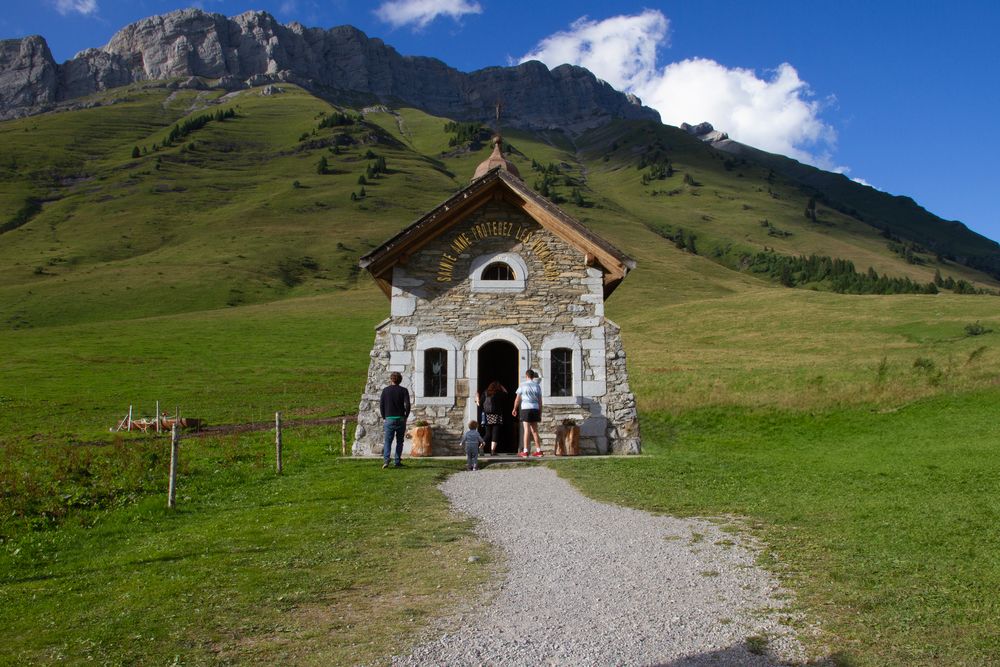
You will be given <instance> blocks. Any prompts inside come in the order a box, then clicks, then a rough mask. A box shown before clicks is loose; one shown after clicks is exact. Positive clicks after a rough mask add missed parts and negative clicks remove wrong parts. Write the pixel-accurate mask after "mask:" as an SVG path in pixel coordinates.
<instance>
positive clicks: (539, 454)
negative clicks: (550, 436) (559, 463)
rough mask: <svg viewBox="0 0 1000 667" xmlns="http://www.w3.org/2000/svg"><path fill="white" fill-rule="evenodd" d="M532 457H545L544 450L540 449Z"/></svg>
mask: <svg viewBox="0 0 1000 667" xmlns="http://www.w3.org/2000/svg"><path fill="white" fill-rule="evenodd" d="M532 456H545V453H544V452H542V450H540V449H539V450H538V451H537V452H535V453H534V454H532Z"/></svg>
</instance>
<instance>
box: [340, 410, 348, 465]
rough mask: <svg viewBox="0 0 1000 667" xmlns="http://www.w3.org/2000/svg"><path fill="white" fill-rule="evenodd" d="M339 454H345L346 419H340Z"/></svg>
mask: <svg viewBox="0 0 1000 667" xmlns="http://www.w3.org/2000/svg"><path fill="white" fill-rule="evenodd" d="M340 455H341V456H346V455H347V420H346V419H341V420H340Z"/></svg>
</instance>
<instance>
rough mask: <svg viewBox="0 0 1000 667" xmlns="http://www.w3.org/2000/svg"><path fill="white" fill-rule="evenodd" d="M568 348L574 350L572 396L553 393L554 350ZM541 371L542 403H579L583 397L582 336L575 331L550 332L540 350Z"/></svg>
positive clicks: (539, 363)
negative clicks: (554, 394)
mask: <svg viewBox="0 0 1000 667" xmlns="http://www.w3.org/2000/svg"><path fill="white" fill-rule="evenodd" d="M560 347H563V348H568V349H569V350H571V351H572V352H573V394H572V396H553V395H552V375H551V373H552V350H555V349H557V348H560ZM538 365H539V371H540V372H541V375H542V404H543V405H544V404H548V405H578V404H579V403H580V400H581V398H583V348H582V345H581V344H580V336H578V335H577V334H575V333H570V332H567V331H561V332H559V333H553V334H549V335H548V336H546V337H545V338H544V339H543V340H542V348H541V350H539V351H538Z"/></svg>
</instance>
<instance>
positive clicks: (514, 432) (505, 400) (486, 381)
mask: <svg viewBox="0 0 1000 667" xmlns="http://www.w3.org/2000/svg"><path fill="white" fill-rule="evenodd" d="M476 354H478V355H479V360H478V362H479V363H478V368H479V378H478V381H477V391H478V392H479V396H480V400H481V401H485V400H486V388H487V387H488V386H489V385H490V383H491V382H493V381H494V380H496V381H497V382H499V383H500V384H502V385H503V386H504V388H505V389H506V390H507V393H506V394H501V395H500V397H499V400H500V404H501V405H502V406H503V429H502V431H501V437H500V439H499V440H498V441H497V451H498V452H505V453H511V454H512V453H515V452H517V439H518V433H519V429H518V425H519V424H518V421H517V418H516V417H514V416H513V415H511V414H510V411H511V408H512V407H513V406H514V391H515V390H516V389H517V384H518V375H517V372H518V354H517V348H516V347H515V346H514V345H513V343H509V342H507V341H505V340H494V341H491V342H489V343H486V344H485V345H483V346H482V347H480V348H479V352H477V353H476ZM488 444H489V443H487V445H488Z"/></svg>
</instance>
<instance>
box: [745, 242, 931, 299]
mask: <svg viewBox="0 0 1000 667" xmlns="http://www.w3.org/2000/svg"><path fill="white" fill-rule="evenodd" d="M742 265H743V266H746V267H747V268H748V270H750V271H752V272H754V273H763V274H765V275H768V276H770V277H771V278H774V279H776V280H777V281H778V282H780V283H781V284H782V285H784V286H785V287H799V286H802V285H809V284H826V285H828V286H829V287H830V289H832V290H833V291H834V292H839V293H841V294H937V293H938V288H937V285H935V284H934V283H933V282H929V283H918V282H915V281H913V280H911V279H910V278H907V277H903V278H890V277H889V276H887V275H879V273H878V272H877V271H876V270H875V269H873V268H869V269H868V271H867V272H865V273H861V272H859V271H857V269H856V268H855V266H854V262H852V261H850V260H848V259H838V258H834V257H827V256H822V255H809V256H808V257H806V256H804V255H800V256H798V257H792V256H789V255H779V254H778V253H775V252H759V253H756V254H753V255H745V256H744V257H743V258H742Z"/></svg>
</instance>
